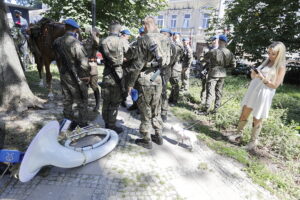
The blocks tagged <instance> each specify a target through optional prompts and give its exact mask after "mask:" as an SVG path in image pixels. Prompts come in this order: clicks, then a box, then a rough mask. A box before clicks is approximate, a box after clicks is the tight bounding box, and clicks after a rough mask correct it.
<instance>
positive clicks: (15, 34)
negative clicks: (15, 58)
mask: <svg viewBox="0 0 300 200" xmlns="http://www.w3.org/2000/svg"><path fill="white" fill-rule="evenodd" d="M11 35H12V38H13V40H14V43H15V46H16V50H17V53H18V55H19V57H20V59H21V64H22V67H23V69H24V70H25V69H27V67H28V64H29V55H28V43H27V40H26V37H25V35H24V34H23V33H22V29H21V27H19V26H18V25H15V26H14V27H13V28H12V30H11Z"/></svg>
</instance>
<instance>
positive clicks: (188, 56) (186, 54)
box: [181, 45, 193, 91]
mask: <svg viewBox="0 0 300 200" xmlns="http://www.w3.org/2000/svg"><path fill="white" fill-rule="evenodd" d="M192 60H193V50H192V48H191V47H190V46H189V45H186V46H184V51H183V61H182V71H181V80H182V85H181V89H182V90H184V91H188V89H189V78H190V68H191V64H192Z"/></svg>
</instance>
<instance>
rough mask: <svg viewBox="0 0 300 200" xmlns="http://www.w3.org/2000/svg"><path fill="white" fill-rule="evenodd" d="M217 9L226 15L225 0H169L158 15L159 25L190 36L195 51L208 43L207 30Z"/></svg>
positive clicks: (221, 14) (183, 35)
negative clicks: (165, 7)
mask: <svg viewBox="0 0 300 200" xmlns="http://www.w3.org/2000/svg"><path fill="white" fill-rule="evenodd" d="M215 10H218V13H219V17H222V16H223V15H224V0H169V1H168V7H167V9H165V10H163V11H161V12H159V15H158V16H156V20H157V24H158V26H159V27H161V28H162V27H164V28H170V29H171V30H172V31H173V32H174V31H176V32H180V33H181V35H182V37H189V38H190V40H191V46H192V48H193V50H194V51H196V49H198V47H199V46H203V45H205V44H206V39H207V36H206V33H205V30H206V29H207V28H208V27H209V23H210V19H211V18H212V14H213V13H214V11H215Z"/></svg>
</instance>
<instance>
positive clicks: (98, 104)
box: [94, 88, 100, 112]
mask: <svg viewBox="0 0 300 200" xmlns="http://www.w3.org/2000/svg"><path fill="white" fill-rule="evenodd" d="M94 96H95V101H96V106H95V108H94V111H95V112H96V111H98V110H99V107H100V90H99V88H97V90H96V91H94Z"/></svg>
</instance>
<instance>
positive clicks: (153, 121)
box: [128, 17, 171, 149]
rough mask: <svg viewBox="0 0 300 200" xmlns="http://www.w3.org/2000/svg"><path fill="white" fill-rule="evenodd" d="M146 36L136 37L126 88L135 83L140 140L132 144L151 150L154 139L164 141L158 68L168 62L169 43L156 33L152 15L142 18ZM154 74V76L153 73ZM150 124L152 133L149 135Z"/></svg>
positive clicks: (159, 142) (160, 142) (160, 83)
mask: <svg viewBox="0 0 300 200" xmlns="http://www.w3.org/2000/svg"><path fill="white" fill-rule="evenodd" d="M144 26H145V32H146V35H144V36H143V37H141V38H140V39H139V40H138V44H137V53H138V58H137V60H135V61H134V62H133V68H134V70H133V71H132V72H131V79H130V81H129V83H128V86H129V90H130V89H131V88H132V87H133V85H134V84H135V81H136V80H137V82H138V91H139V92H140V94H139V99H138V102H137V103H138V108H139V110H140V113H141V125H140V133H141V134H142V136H143V138H142V139H136V140H135V143H136V144H137V145H141V146H143V147H145V148H148V149H151V148H152V143H151V139H152V141H153V142H155V143H157V144H158V145H162V144H163V138H162V128H163V122H162V120H161V116H160V113H161V94H162V78H161V75H160V73H158V72H161V71H160V70H161V69H162V68H164V67H167V66H168V65H169V64H170V50H171V47H170V43H169V39H168V38H167V37H166V36H164V35H163V34H161V33H159V32H158V29H157V27H156V25H155V19H154V18H153V17H146V18H145V19H144ZM155 75H157V76H155ZM151 126H152V127H153V129H154V130H155V135H153V136H152V138H150V130H151Z"/></svg>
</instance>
